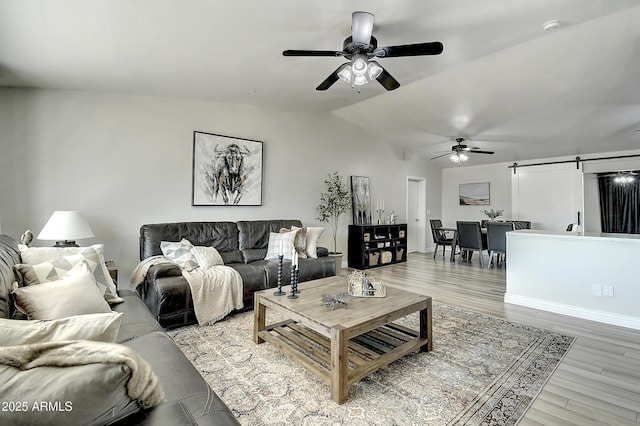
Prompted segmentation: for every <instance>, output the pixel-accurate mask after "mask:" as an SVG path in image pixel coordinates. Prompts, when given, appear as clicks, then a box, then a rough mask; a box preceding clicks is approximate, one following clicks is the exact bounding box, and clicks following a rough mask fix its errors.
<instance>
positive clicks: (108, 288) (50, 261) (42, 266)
mask: <svg viewBox="0 0 640 426" xmlns="http://www.w3.org/2000/svg"><path fill="white" fill-rule="evenodd" d="M20 247H21V249H20V253H21V256H22V259H23V261H24V263H22V264H17V265H15V267H16V269H17V270H18V271H19V272H20V274H21V275H22V278H23V279H24V281H25V284H27V285H32V284H39V283H43V282H48V281H54V280H58V279H60V278H62V277H63V276H64V275H65V274H66V273H67V272H69V271H70V270H71V269H72V268H73V267H74V266H76V265H77V264H79V263H81V262H83V261H84V262H86V263H87V265H89V269H90V271H91V273H92V274H93V275H94V277H95V280H96V282H97V283H98V285H99V286H100V287H101V289H102V293H103V294H104V298H105V299H106V300H107V302H109V303H120V302H122V300H121V299H120V298H119V297H118V294H117V291H116V286H115V284H114V283H113V280H112V279H111V275H109V270H108V269H107V266H106V264H105V260H104V254H103V253H104V246H103V245H102V244H94V245H92V246H90V247H65V248H57V247H27V246H20ZM33 262H35V263H33Z"/></svg>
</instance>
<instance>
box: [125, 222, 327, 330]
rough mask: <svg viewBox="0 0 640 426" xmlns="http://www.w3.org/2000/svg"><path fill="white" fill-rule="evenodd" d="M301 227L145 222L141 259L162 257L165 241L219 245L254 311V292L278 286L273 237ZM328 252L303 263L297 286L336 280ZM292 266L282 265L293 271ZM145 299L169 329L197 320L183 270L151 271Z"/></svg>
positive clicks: (248, 306)
mask: <svg viewBox="0 0 640 426" xmlns="http://www.w3.org/2000/svg"><path fill="white" fill-rule="evenodd" d="M292 226H296V227H299V228H301V227H302V223H301V222H300V221H299V220H256V221H238V222H177V223H156V224H146V225H142V226H141V227H140V260H144V259H146V258H148V257H150V256H156V255H161V254H162V251H161V250H160V243H161V242H162V241H180V240H181V239H183V238H185V239H187V240H189V241H190V242H191V243H192V244H193V245H195V246H212V247H215V248H216V249H217V250H218V251H219V252H220V255H221V256H222V259H223V260H224V263H225V265H227V266H230V267H232V268H234V269H235V270H236V271H238V273H240V275H241V276H242V281H243V302H244V309H245V310H246V309H252V308H253V293H254V292H256V291H259V290H264V289H267V288H274V287H276V285H277V268H278V263H277V261H276V260H275V259H265V255H266V254H267V248H268V244H269V234H270V233H271V232H275V233H278V232H279V231H280V230H281V229H282V228H285V229H291V227H292ZM328 253H329V252H328V250H327V249H326V248H324V247H318V249H317V258H301V259H299V275H298V282H304V281H310V280H314V279H319V278H324V277H329V276H333V275H335V274H336V265H335V261H334V260H333V258H331V257H329V256H328ZM290 265H291V262H290V261H289V260H285V261H284V262H283V270H284V271H289V268H290ZM289 283H290V274H289V273H286V272H285V273H283V285H289ZM138 291H139V292H140V294H141V296H142V299H143V300H144V301H145V303H146V304H147V307H148V308H149V310H150V311H151V312H152V314H153V315H154V317H155V318H156V320H157V321H158V322H159V323H160V324H161V325H162V326H163V327H165V328H173V327H180V326H183V325H188V324H194V323H196V322H197V320H196V317H195V313H194V310H193V302H192V299H191V292H190V288H189V284H188V283H187V280H186V279H185V278H184V277H183V276H182V271H181V269H180V267H178V266H177V265H175V264H168V263H162V264H158V265H153V266H151V267H150V268H149V270H148V272H147V275H146V278H145V280H144V282H143V283H142V285H140V286H138Z"/></svg>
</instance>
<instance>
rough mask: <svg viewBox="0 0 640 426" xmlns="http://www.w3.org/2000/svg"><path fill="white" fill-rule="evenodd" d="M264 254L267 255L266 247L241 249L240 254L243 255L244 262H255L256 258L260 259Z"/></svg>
mask: <svg viewBox="0 0 640 426" xmlns="http://www.w3.org/2000/svg"><path fill="white" fill-rule="evenodd" d="M266 255H267V249H266V248H260V249H244V250H242V256H243V257H244V262H245V263H252V262H255V261H256V260H262V259H264V257H265V256H266Z"/></svg>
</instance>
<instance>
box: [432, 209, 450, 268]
mask: <svg viewBox="0 0 640 426" xmlns="http://www.w3.org/2000/svg"><path fill="white" fill-rule="evenodd" d="M429 224H430V225H431V235H432V236H433V242H434V243H435V245H436V248H435V250H434V251H433V258H434V259H435V257H436V253H438V246H442V257H444V254H445V252H446V251H447V249H446V247H447V246H449V247H451V250H454V247H453V244H454V239H453V238H448V237H447V231H444V230H442V221H441V220H440V219H430V220H429Z"/></svg>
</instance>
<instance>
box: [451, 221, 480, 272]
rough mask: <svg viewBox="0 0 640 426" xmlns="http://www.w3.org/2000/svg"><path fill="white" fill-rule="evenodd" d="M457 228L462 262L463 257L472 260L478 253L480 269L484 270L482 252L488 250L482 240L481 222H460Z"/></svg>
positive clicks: (457, 223)
mask: <svg viewBox="0 0 640 426" xmlns="http://www.w3.org/2000/svg"><path fill="white" fill-rule="evenodd" d="M456 227H457V228H458V247H460V253H461V254H460V261H462V259H463V257H464V256H463V255H466V257H467V258H468V259H469V260H471V255H472V254H473V252H474V251H477V252H478V254H479V257H480V267H482V268H484V262H483V260H482V252H483V251H484V250H486V249H487V243H486V240H485V239H484V238H482V230H481V229H480V222H470V221H458V222H456Z"/></svg>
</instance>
